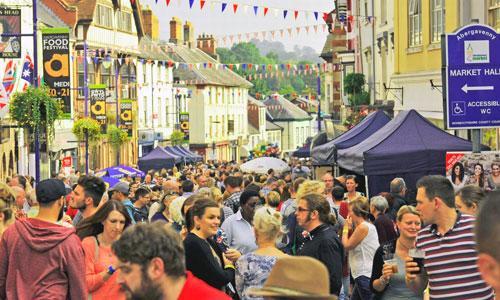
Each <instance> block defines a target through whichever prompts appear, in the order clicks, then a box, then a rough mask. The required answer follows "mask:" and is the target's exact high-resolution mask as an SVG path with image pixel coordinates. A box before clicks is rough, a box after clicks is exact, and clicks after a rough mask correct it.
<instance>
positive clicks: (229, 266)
mask: <svg viewBox="0 0 500 300" xmlns="http://www.w3.org/2000/svg"><path fill="white" fill-rule="evenodd" d="M224 269H233V270H236V268H235V267H234V265H232V264H227V265H225V266H224Z"/></svg>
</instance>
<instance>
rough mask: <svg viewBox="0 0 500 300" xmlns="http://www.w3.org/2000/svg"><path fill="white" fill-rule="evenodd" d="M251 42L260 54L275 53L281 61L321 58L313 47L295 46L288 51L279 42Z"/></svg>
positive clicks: (317, 61) (311, 60)
mask: <svg viewBox="0 0 500 300" xmlns="http://www.w3.org/2000/svg"><path fill="white" fill-rule="evenodd" d="M251 43H253V44H254V45H255V46H256V47H257V49H259V51H260V53H261V54H262V55H264V56H265V55H267V54H268V53H269V52H273V53H276V54H277V55H278V58H279V59H280V60H281V61H289V60H293V61H303V60H305V61H310V62H314V63H322V62H323V60H322V59H321V58H320V57H319V53H317V52H316V51H315V50H314V49H313V48H311V47H308V46H304V47H299V46H297V45H296V46H295V47H294V48H293V51H292V52H288V51H286V49H285V46H284V45H283V43H281V42H271V41H261V40H257V39H252V40H251Z"/></svg>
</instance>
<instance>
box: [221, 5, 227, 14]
mask: <svg viewBox="0 0 500 300" xmlns="http://www.w3.org/2000/svg"><path fill="white" fill-rule="evenodd" d="M226 7H227V3H222V12H224V11H225V10H226Z"/></svg>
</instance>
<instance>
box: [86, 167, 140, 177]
mask: <svg viewBox="0 0 500 300" xmlns="http://www.w3.org/2000/svg"><path fill="white" fill-rule="evenodd" d="M95 175H96V176H97V177H113V178H118V179H120V178H123V177H125V176H127V175H128V176H132V177H137V176H139V177H143V176H144V175H145V173H144V172H143V171H141V170H138V169H136V168H132V167H129V166H124V165H119V166H114V167H109V168H106V169H102V170H100V171H99V172H96V173H95Z"/></svg>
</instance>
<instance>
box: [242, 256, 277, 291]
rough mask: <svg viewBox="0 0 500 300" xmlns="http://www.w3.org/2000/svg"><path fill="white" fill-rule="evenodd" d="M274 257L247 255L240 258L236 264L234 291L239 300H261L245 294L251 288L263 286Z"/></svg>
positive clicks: (275, 258) (274, 260)
mask: <svg viewBox="0 0 500 300" xmlns="http://www.w3.org/2000/svg"><path fill="white" fill-rule="evenodd" d="M276 260H277V257H276V256H264V255H258V254H254V253H248V254H245V255H243V256H242V257H240V259H238V261H237V262H236V279H235V281H236V291H237V292H238V295H240V298H241V300H245V299H252V300H255V299H263V298H260V297H250V296H249V295H248V294H247V293H248V292H247V291H248V289H249V288H251V287H256V288H260V287H262V286H263V285H264V282H265V281H266V279H267V277H268V276H269V273H271V269H272V268H273V266H274V264H275V263H276Z"/></svg>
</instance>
